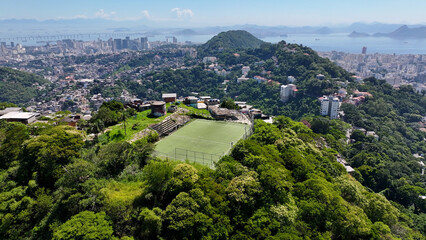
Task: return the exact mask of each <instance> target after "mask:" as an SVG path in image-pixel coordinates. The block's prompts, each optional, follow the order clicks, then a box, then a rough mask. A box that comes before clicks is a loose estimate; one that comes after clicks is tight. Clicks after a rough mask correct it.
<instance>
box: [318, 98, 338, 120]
mask: <svg viewBox="0 0 426 240" xmlns="http://www.w3.org/2000/svg"><path fill="white" fill-rule="evenodd" d="M320 102H321V115H322V116H330V119H337V118H339V109H340V100H339V98H337V97H333V96H328V97H327V96H323V97H322V98H320Z"/></svg>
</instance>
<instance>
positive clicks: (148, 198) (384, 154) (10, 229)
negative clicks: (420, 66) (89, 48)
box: [0, 42, 426, 239]
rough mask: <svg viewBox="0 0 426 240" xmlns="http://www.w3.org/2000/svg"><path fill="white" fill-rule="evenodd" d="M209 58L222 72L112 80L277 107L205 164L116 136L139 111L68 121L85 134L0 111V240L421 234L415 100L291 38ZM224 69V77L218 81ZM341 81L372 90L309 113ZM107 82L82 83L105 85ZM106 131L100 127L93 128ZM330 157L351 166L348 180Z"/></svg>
mask: <svg viewBox="0 0 426 240" xmlns="http://www.w3.org/2000/svg"><path fill="white" fill-rule="evenodd" d="M240 46H241V44H240ZM219 48H220V46H219ZM234 53H238V54H234ZM214 56H217V57H218V58H219V60H218V66H219V67H220V68H224V69H226V70H227V71H228V72H229V73H228V75H227V76H226V77H222V76H219V75H217V74H216V73H214V72H213V71H212V70H211V69H208V68H207V67H206V66H204V64H199V65H194V66H191V67H190V68H187V69H180V70H175V71H174V70H166V71H163V72H159V73H150V74H147V75H145V76H143V77H142V78H143V79H142V80H143V81H142V82H141V84H139V83H136V82H131V81H126V80H123V81H122V82H120V84H121V85H120V86H119V87H120V88H121V87H127V88H129V90H130V91H133V93H135V94H137V95H138V96H139V97H141V98H142V97H150V98H156V99H159V98H160V97H161V95H160V94H161V92H176V93H178V95H192V94H193V92H197V93H199V94H200V95H211V96H212V97H215V98H221V99H224V100H226V101H224V106H225V107H230V108H231V107H233V106H234V105H233V101H234V100H241V101H247V102H248V104H252V105H254V107H256V108H260V109H262V110H264V111H265V112H266V113H270V114H274V115H285V116H286V117H284V116H278V117H276V118H275V119H274V124H266V123H264V122H262V121H258V122H256V124H255V131H254V134H253V135H252V136H251V137H250V138H249V139H247V140H243V141H240V142H238V143H237V144H236V145H235V146H234V148H233V150H232V151H231V153H230V155H229V156H225V157H223V158H222V159H221V160H220V161H219V162H218V164H217V165H216V166H215V168H214V169H209V168H206V167H203V166H199V165H190V164H189V163H183V162H173V161H166V160H161V159H155V158H153V157H152V156H151V151H152V149H153V148H154V146H153V142H155V141H156V140H158V138H157V137H156V136H152V135H149V136H148V137H146V138H143V139H140V140H138V141H136V142H133V143H129V142H126V141H123V140H128V137H127V134H128V133H129V134H131V133H133V132H132V131H133V130H134V131H139V130H141V128H142V127H143V126H145V125H143V123H142V120H150V119H146V118H148V116H146V114H147V112H142V113H136V112H135V111H133V110H129V109H125V108H124V106H123V104H121V103H120V102H116V101H111V102H108V103H105V104H103V105H102V106H101V108H100V110H99V111H98V112H97V113H96V114H95V115H94V116H93V118H92V119H91V120H90V121H89V122H84V121H81V122H80V123H79V125H80V126H81V127H82V128H83V129H84V131H77V130H75V129H73V128H71V127H68V126H64V125H61V123H60V121H59V120H58V121H56V120H52V121H50V122H51V124H44V123H36V124H33V125H29V126H25V125H23V124H20V123H6V122H3V121H0V239H425V235H426V213H425V211H426V200H425V199H422V198H420V197H419V196H420V195H426V190H425V189H426V186H425V184H424V183H425V176H424V175H421V166H420V164H419V163H418V161H419V159H417V158H415V157H414V156H413V154H415V153H417V154H420V155H421V154H426V142H425V140H424V139H426V134H425V133H424V132H421V131H419V130H418V129H419V124H418V122H419V121H420V120H421V118H422V116H425V115H426V97H425V96H421V95H418V94H415V93H414V92H413V89H412V87H410V86H401V87H400V89H393V88H392V86H390V85H389V84H386V83H385V82H384V81H380V80H377V79H374V78H370V79H365V80H364V82H365V83H364V84H359V83H354V82H353V81H352V78H351V74H350V73H348V72H346V71H344V70H343V69H342V68H339V67H337V66H335V65H334V64H332V63H331V62H330V61H328V60H326V59H322V58H320V57H318V55H317V54H316V53H315V52H314V51H312V50H311V49H309V48H307V47H303V46H300V45H296V44H287V43H285V42H280V43H278V44H263V45H261V46H260V47H258V48H255V49H242V48H240V49H231V50H230V49H226V48H223V49H222V48H221V51H217V52H216V54H215V55H214ZM145 60H146V59H142V58H141V59H138V60H135V61H136V62H135V63H134V66H138V65H139V66H140V65H144V64H146V61H145ZM82 61H85V59H82ZM243 65H245V66H250V68H251V71H250V72H249V74H248V76H249V77H254V76H256V75H261V76H264V77H266V78H268V79H270V80H272V81H273V82H269V83H267V84H266V83H257V82H256V81H254V80H248V81H246V82H243V83H241V84H237V83H236V82H235V79H236V78H237V77H240V76H241V66H243ZM129 66H130V65H129ZM134 66H131V67H134ZM125 68H128V67H125ZM2 71H3V75H5V76H7V78H3V79H18V80H16V81H21V80H22V79H25V81H23V82H25V83H28V84H29V82H31V81H30V80H28V79H29V78H28V79H27V77H28V76H32V77H34V76H33V75H28V74H23V73H17V72H16V71H14V70H10V69H4V68H2ZM4 72H6V73H4ZM15 74H17V76H22V77H19V78H17V77H14V75H15ZM19 74H23V75H19ZM317 74H323V75H325V79H323V80H319V79H317V78H316V77H315V76H316V75H317ZM287 76H294V77H295V78H296V79H297V82H296V85H297V87H298V89H299V91H298V93H297V95H296V97H294V98H290V100H289V101H288V102H287V103H281V102H280V101H279V84H287V83H288V82H287ZM0 79H2V78H0ZM225 79H231V81H230V82H229V83H228V84H226V91H225V85H223V84H222V82H223V81H224V80H225ZM27 80H28V81H27ZM13 81H15V80H13ZM2 83H3V84H4V80H2V82H0V84H2ZM277 83H278V84H277ZM0 86H2V85H0ZM18 86H19V85H18ZM28 86H29V87H30V88H31V87H32V86H33V85H32V83H31V84H29V85H28ZM341 87H345V88H346V89H347V91H348V93H349V94H351V93H352V92H353V91H354V90H356V89H357V90H360V91H368V92H370V93H371V94H372V95H373V97H367V98H366V101H365V102H364V103H362V104H361V105H359V106H355V105H351V104H343V105H342V109H343V110H344V111H345V118H344V119H343V120H344V121H345V122H346V123H345V122H343V121H341V120H329V119H328V118H324V117H316V115H318V113H319V111H318V110H319V104H318V102H317V97H319V96H321V95H323V94H330V93H334V92H336V91H337V90H338V89H339V88H341ZM120 88H111V89H101V88H96V87H94V88H93V89H92V92H98V91H99V92H102V91H105V92H109V93H110V94H111V95H116V94H119V93H120V92H121V89H120ZM3 89H4V88H0V91H2V90H3ZM6 89H10V88H6ZM0 96H3V95H0ZM5 100H8V99H5ZM28 100H29V99H28ZM0 101H4V100H3V99H0ZM10 101H12V100H10ZM17 103H19V102H17ZM7 106H12V105H9V104H7V103H1V104H0V109H1V108H3V107H7ZM190 111H192V112H189V113H188V114H191V115H194V116H195V115H197V116H204V115H206V114H207V113H205V112H203V111H196V110H190ZM207 115H208V114H207ZM134 116H136V118H135V117H134ZM206 117H208V116H206ZM290 117H291V118H293V119H296V120H303V123H301V122H295V121H293V120H291V119H290ZM130 123H131V124H130ZM141 126H142V127H141ZM352 126H353V127H359V128H364V129H365V130H366V131H374V132H375V133H377V135H378V138H375V137H373V136H366V135H365V134H364V133H363V132H362V131H360V130H354V131H353V132H352V133H351V134H350V138H349V139H347V138H346V134H347V130H348V129H351V127H352ZM108 127H111V128H112V129H113V130H112V134H108V135H107V134H103V135H99V134H100V133H102V132H103V131H104V130H105V129H106V128H108ZM133 128H135V129H133ZM124 129H126V133H125V134H124ZM130 129H131V130H130ZM128 130H129V132H127V131H128ZM114 131H115V132H114ZM120 132H121V134H119V133H120ZM87 133H95V134H96V137H95V139H94V140H93V141H92V140H90V141H89V140H87V139H86V134H87ZM123 134H124V137H123V136H122V135H123ZM105 136H107V138H106V137H105ZM111 136H112V137H111ZM114 136H116V137H115V138H114ZM117 136H118V137H117ZM347 140H349V141H348V142H347ZM337 157H339V158H343V159H346V161H347V162H348V163H349V164H350V165H351V166H352V167H353V168H354V169H355V172H354V173H353V174H352V176H350V175H348V174H347V173H346V172H345V169H344V167H343V166H342V165H341V164H340V163H338V162H337V161H336V158H337ZM83 236H84V237H83Z"/></svg>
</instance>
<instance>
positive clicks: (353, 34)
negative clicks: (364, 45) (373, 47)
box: [348, 31, 370, 38]
mask: <svg viewBox="0 0 426 240" xmlns="http://www.w3.org/2000/svg"><path fill="white" fill-rule="evenodd" d="M348 36H349V37H352V38H358V37H370V34H368V33H363V32H357V31H353V32H352V33H351V34H349V35H348Z"/></svg>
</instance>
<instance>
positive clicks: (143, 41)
mask: <svg viewBox="0 0 426 240" xmlns="http://www.w3.org/2000/svg"><path fill="white" fill-rule="evenodd" d="M141 49H142V50H146V49H148V38H147V37H142V38H141Z"/></svg>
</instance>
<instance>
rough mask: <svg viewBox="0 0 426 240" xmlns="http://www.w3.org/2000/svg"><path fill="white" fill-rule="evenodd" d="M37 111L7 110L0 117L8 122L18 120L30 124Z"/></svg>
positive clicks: (34, 119) (33, 120)
mask: <svg viewBox="0 0 426 240" xmlns="http://www.w3.org/2000/svg"><path fill="white" fill-rule="evenodd" d="M36 117H37V113H32V112H9V113H6V114H5V115H3V116H1V117H0V120H2V119H4V120H6V121H8V122H20V123H23V124H30V123H33V122H35V121H36Z"/></svg>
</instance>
